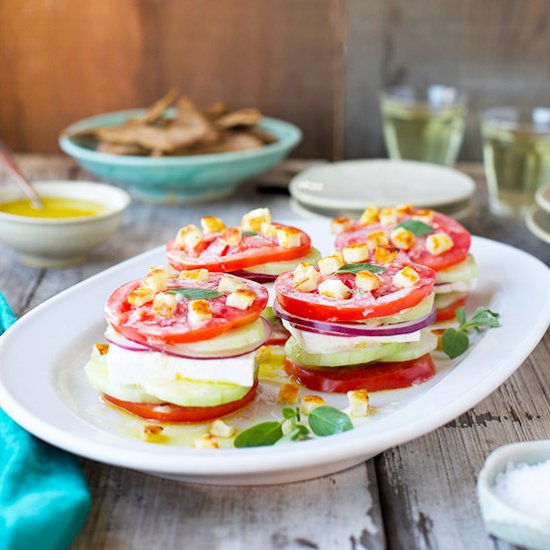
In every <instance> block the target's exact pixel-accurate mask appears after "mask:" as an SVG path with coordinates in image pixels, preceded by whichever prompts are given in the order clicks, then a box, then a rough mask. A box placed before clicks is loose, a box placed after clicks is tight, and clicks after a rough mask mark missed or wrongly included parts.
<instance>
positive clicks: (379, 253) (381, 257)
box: [374, 246, 399, 264]
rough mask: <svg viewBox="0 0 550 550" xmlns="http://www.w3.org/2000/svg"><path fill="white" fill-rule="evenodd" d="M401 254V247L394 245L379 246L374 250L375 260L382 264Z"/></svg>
mask: <svg viewBox="0 0 550 550" xmlns="http://www.w3.org/2000/svg"><path fill="white" fill-rule="evenodd" d="M398 254H399V248H395V247H393V246H377V247H376V248H375V250H374V259H375V261H377V262H379V263H381V264H389V263H390V262H393V261H394V260H395V259H396V258H397V255H398Z"/></svg>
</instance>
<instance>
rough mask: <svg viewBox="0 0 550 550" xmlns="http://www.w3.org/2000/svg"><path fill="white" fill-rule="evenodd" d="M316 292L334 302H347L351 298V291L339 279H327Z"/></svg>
mask: <svg viewBox="0 0 550 550" xmlns="http://www.w3.org/2000/svg"><path fill="white" fill-rule="evenodd" d="M317 290H318V291H319V294H321V295H322V296H326V297H327V298H334V299H335V300H347V299H348V298H349V297H350V296H351V289H350V288H349V287H348V286H346V285H345V284H344V283H343V282H342V281H340V279H327V280H326V281H323V282H322V283H321V284H320V285H319V286H318V287H317Z"/></svg>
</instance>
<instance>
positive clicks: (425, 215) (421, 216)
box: [412, 210, 434, 223]
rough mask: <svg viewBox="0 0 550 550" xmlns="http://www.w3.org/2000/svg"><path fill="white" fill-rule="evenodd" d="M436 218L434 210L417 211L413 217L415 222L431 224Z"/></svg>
mask: <svg viewBox="0 0 550 550" xmlns="http://www.w3.org/2000/svg"><path fill="white" fill-rule="evenodd" d="M433 218H434V211H433V210H417V211H416V212H415V213H414V214H413V216H412V219H413V220H418V221H419V222H424V223H430V222H431V221H432V220H433Z"/></svg>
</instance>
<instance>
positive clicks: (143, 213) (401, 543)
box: [0, 155, 550, 550]
mask: <svg viewBox="0 0 550 550" xmlns="http://www.w3.org/2000/svg"><path fill="white" fill-rule="evenodd" d="M20 160H21V163H22V165H23V167H24V170H25V171H26V173H27V174H28V175H29V176H30V178H31V179H34V180H39V179H40V180H49V179H88V180H89V179H92V178H91V177H90V176H89V175H87V174H86V173H84V172H83V171H81V170H80V169H79V168H78V167H77V166H75V165H74V164H73V163H72V161H70V160H69V159H67V158H64V157H61V156H55V155H51V156H41V155H22V156H20ZM308 164H309V163H307V162H305V161H289V162H287V163H286V164H284V165H282V166H281V167H280V168H279V169H278V170H276V171H274V172H272V173H271V174H269V175H267V176H265V177H264V178H263V179H262V180H261V182H260V183H258V182H256V183H253V184H249V185H247V186H246V187H245V188H244V189H243V190H242V191H241V193H240V194H239V195H238V196H235V197H232V198H230V199H226V200H224V201H221V202H217V203H211V204H209V205H208V207H207V208H206V210H208V211H209V212H210V213H212V214H217V215H223V217H224V219H225V220H227V221H228V222H230V223H231V222H238V220H239V218H240V215H241V213H242V212H243V211H245V210H247V209H251V208H254V207H258V206H263V205H267V206H269V207H270V208H271V210H272V212H273V215H274V217H275V218H279V219H282V218H289V217H292V216H293V215H292V212H291V211H290V208H289V203H288V199H287V197H286V195H284V194H282V193H280V192H279V193H273V187H274V186H278V185H281V184H284V183H285V182H287V181H288V179H289V177H290V176H291V175H292V174H293V173H294V172H295V171H296V170H299V169H302V168H303V167H304V166H306V165H308ZM460 168H461V169H463V170H464V171H466V172H468V173H470V174H471V175H472V176H473V177H474V178H475V179H476V181H477V182H478V184H479V185H478V194H477V197H476V201H475V208H474V212H473V213H472V214H471V215H470V216H469V217H468V218H466V219H465V220H463V222H464V224H465V225H466V226H467V227H468V228H469V229H470V230H471V231H472V232H473V233H475V234H478V235H483V236H486V237H490V238H494V239H498V240H501V241H504V242H507V243H509V244H512V245H514V246H518V247H520V248H523V249H524V250H527V251H529V252H531V253H532V254H534V255H535V256H537V257H539V258H540V259H541V260H543V261H544V262H546V263H547V264H548V263H549V262H550V246H548V245H546V244H544V243H542V242H540V241H538V240H537V239H536V238H535V237H533V236H532V235H531V234H530V233H529V232H528V231H527V230H526V229H525V227H524V226H523V224H522V223H521V222H520V221H512V220H502V219H498V218H495V217H493V216H491V215H490V214H489V213H488V210H487V207H486V192H485V183H484V179H483V172H482V170H481V167H480V166H478V165H463V166H461V167H460ZM1 177H2V176H0V178H1ZM2 183H3V182H2V180H1V179H0V185H1V184H2ZM201 210H202V207H201ZM198 216H199V211H198V209H197V207H179V208H176V207H162V206H151V205H146V204H140V203H133V204H132V205H131V207H130V209H129V211H128V212H127V215H126V217H125V221H124V225H123V227H122V228H121V230H120V231H119V232H118V233H117V235H116V236H115V237H113V238H112V240H111V241H110V242H109V243H107V244H106V245H104V246H103V247H101V248H99V249H98V250H97V251H96V252H95V253H94V254H93V255H92V256H91V257H90V258H89V260H88V262H87V263H86V264H85V265H82V266H79V267H75V268H71V269H63V270H52V271H46V270H38V269H32V268H29V267H24V266H22V265H20V264H19V263H17V258H16V256H15V254H14V253H13V252H11V251H10V250H7V249H5V248H1V247H0V290H1V291H3V292H4V293H5V295H6V297H7V299H8V300H9V302H10V303H11V304H12V306H13V308H14V310H15V311H16V313H17V314H18V315H21V314H23V313H25V312H26V311H28V310H29V309H31V308H33V307H35V306H37V305H38V304H40V303H41V302H43V301H44V300H46V299H47V298H49V297H50V296H53V295H54V294H56V293H58V292H60V291H62V290H64V289H66V288H68V287H69V286H71V285H74V284H75V283H77V282H78V281H80V280H82V279H84V278H87V277H89V276H91V275H93V274H94V273H97V272H99V271H101V270H103V269H105V268H107V267H109V266H111V265H113V264H116V263H118V262H120V261H122V260H125V259H127V258H129V257H131V256H134V255H135V254H138V253H139V252H142V251H144V250H147V249H149V248H152V247H154V246H157V245H159V244H162V243H164V242H165V241H166V240H167V239H168V238H169V237H171V236H172V235H174V234H175V233H176V231H177V229H178V228H179V227H180V226H182V225H185V224H187V223H190V222H196V220H197V218H198ZM519 276H520V275H519ZM526 299H527V300H528V299H536V296H529V290H528V289H526ZM549 369H550V337H549V336H548V333H547V334H546V335H545V337H544V339H543V340H542V342H541V343H540V344H539V345H538V347H537V348H536V349H535V351H534V352H533V353H532V354H531V356H530V357H529V358H528V359H527V361H526V362H525V363H524V364H523V365H522V366H521V368H520V369H519V370H518V371H517V372H516V374H514V376H512V377H511V378H510V379H509V380H508V381H507V382H506V383H505V384H503V385H502V386H501V387H500V388H499V389H498V390H497V391H495V392H494V393H493V394H492V395H490V396H489V397H488V398H487V399H485V400H484V401H482V402H481V403H479V404H478V405H477V406H476V407H475V408H474V409H472V410H470V411H468V412H467V413H465V414H463V415H462V416H460V417H459V418H457V419H456V420H454V421H452V422H450V423H449V424H447V425H445V426H444V427H442V428H440V429H439V430H437V431H435V432H433V433H431V434H428V435H426V436H424V437H422V438H420V439H417V440H415V441H412V442H410V443H407V444H405V445H401V446H399V447H396V448H393V449H390V450H388V451H386V452H384V453H382V454H381V455H379V456H377V457H375V458H374V459H372V460H369V461H367V462H365V463H364V464H361V465H359V466H356V467H355V468H352V469H350V470H347V471H345V472H341V473H338V474H336V475H332V476H328V477H325V478H322V479H317V480H313V481H307V482H303V483H295V484H290V485H281V486H272V487H245V488H239V487H235V488H232V487H212V486H201V485H191V484H183V483H177V482H174V481H167V480H164V479H160V478H156V477H152V476H149V475H145V474H140V473H136V472H133V471H130V470H125V469H121V468H116V467H112V466H106V465H103V464H98V463H96V462H92V461H88V460H83V461H82V462H83V465H84V471H85V474H86V476H87V478H88V482H89V486H90V489H91V492H92V498H93V507H92V512H91V514H90V517H89V519H88V522H87V523H86V526H85V527H84V529H83V530H82V532H81V534H80V536H79V537H78V539H77V540H76V542H75V544H74V546H73V548H75V549H78V550H84V549H90V550H97V549H100V548H108V549H109V550H117V549H124V550H128V549H142V548H143V549H150V548H162V549H166V550H170V549H176V548H186V549H189V550H202V549H207V550H210V549H216V550H218V549H223V550H225V549H231V550H232V549H241V548H242V549H246V550H255V549H257V548H262V549H316V548H319V549H332V548H338V549H340V548H342V549H347V548H349V549H351V550H359V549H381V548H392V549H393V548H395V549H406V550H408V549H430V550H431V549H444V550H447V549H453V550H454V549H464V550H477V549H490V548H498V549H501V550H502V549H505V548H509V546H508V545H507V544H504V543H503V542H501V541H497V540H495V539H494V538H492V537H489V536H488V535H487V533H486V531H485V529H484V526H483V522H482V519H481V515H480V511H479V507H478V503H477V498H476V493H475V483H476V476H477V474H478V472H479V470H480V468H481V467H482V465H483V462H484V460H485V457H486V456H487V454H488V453H489V452H490V451H492V450H493V449H495V448H496V447H498V446H500V445H504V444H506V443H512V442H516V441H526V440H532V439H540V438H548V437H550V403H549V397H548V396H549V394H550V392H549V391H548V390H547V388H548V387H549V386H550V373H549Z"/></svg>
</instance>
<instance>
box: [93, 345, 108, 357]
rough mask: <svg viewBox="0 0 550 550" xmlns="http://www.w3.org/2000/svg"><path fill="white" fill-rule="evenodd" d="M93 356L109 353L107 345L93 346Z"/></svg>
mask: <svg viewBox="0 0 550 550" xmlns="http://www.w3.org/2000/svg"><path fill="white" fill-rule="evenodd" d="M93 353H94V355H107V353H109V344H98V343H96V344H94V350H93Z"/></svg>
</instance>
